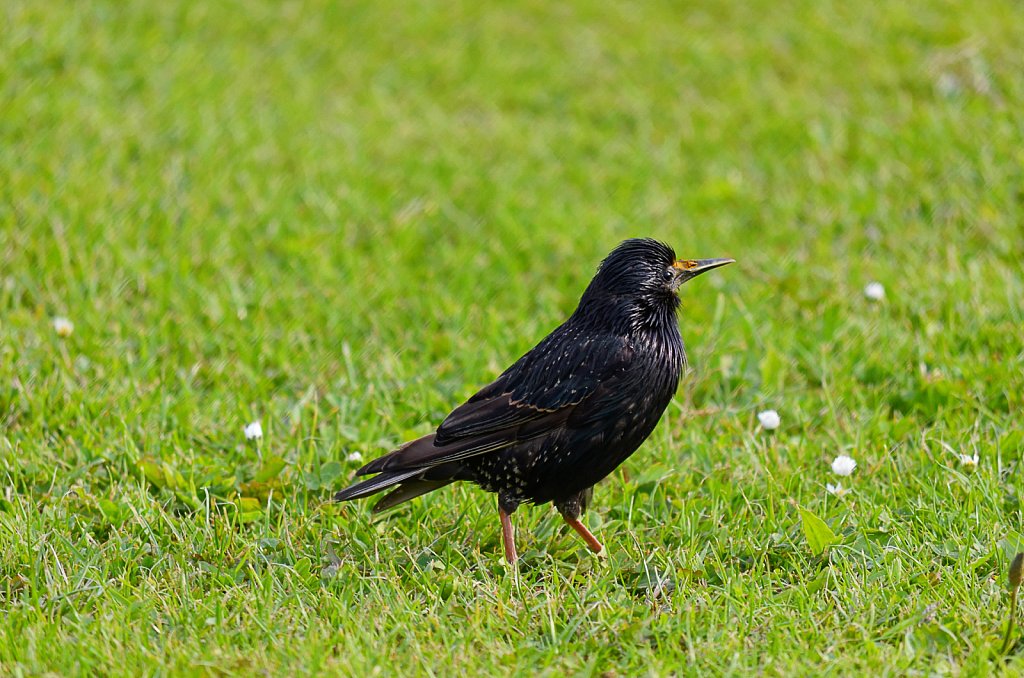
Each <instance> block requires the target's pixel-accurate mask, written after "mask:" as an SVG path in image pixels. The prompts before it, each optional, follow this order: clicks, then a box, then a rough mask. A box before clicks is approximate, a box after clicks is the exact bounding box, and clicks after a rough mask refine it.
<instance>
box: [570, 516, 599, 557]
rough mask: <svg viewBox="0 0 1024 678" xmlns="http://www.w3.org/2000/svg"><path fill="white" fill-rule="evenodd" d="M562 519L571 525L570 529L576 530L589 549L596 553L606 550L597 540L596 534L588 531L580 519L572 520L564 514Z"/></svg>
mask: <svg viewBox="0 0 1024 678" xmlns="http://www.w3.org/2000/svg"><path fill="white" fill-rule="evenodd" d="M562 518H563V519H564V520H565V522H566V523H568V524H569V527H571V528H572V529H574V530H576V534H578V535H580V536H581V537H583V541H585V542H587V548H589V549H590V550H591V551H593V552H594V553H600V552H601V551H603V550H604V546H602V545H601V542H599V541H598V540H597V537H595V536H594V533H593V532H591V531H590V530H588V529H587V526H586V525H584V524H583V523H581V522H580V519H579V518H571V517H569V516H567V515H565V514H564V513H563V514H562Z"/></svg>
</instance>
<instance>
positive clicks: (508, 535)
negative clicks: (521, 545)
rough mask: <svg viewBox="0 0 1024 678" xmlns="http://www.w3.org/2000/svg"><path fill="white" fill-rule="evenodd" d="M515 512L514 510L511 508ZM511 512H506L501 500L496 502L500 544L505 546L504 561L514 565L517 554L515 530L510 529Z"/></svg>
mask: <svg viewBox="0 0 1024 678" xmlns="http://www.w3.org/2000/svg"><path fill="white" fill-rule="evenodd" d="M512 511H515V508H512ZM512 511H506V510H505V506H504V505H503V504H502V502H501V500H500V499H499V500H498V515H499V516H500V517H501V543H502V544H503V545H504V546H505V560H507V561H508V562H509V564H510V565H511V564H514V563H515V562H516V559H517V558H519V554H518V553H516V530H515V528H514V527H512Z"/></svg>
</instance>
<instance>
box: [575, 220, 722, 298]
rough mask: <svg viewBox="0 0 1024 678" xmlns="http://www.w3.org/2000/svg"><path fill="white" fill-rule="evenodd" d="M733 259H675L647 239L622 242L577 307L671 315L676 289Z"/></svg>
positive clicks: (661, 245)
mask: <svg viewBox="0 0 1024 678" xmlns="http://www.w3.org/2000/svg"><path fill="white" fill-rule="evenodd" d="M733 262H734V260H733V259H676V255H675V252H673V251H672V248H671V247H669V246H668V245H666V244H665V243H662V242H658V241H657V240H652V239H650V238H634V239H631V240H626V241H624V242H622V243H621V244H620V245H619V246H618V247H616V248H615V249H614V250H612V251H611V253H610V254H609V255H608V256H607V257H605V259H604V261H602V262H601V266H600V267H599V268H598V270H597V275H595V276H594V279H593V280H591V281H590V285H589V286H588V287H587V291H586V292H584V293H583V299H581V301H580V306H581V307H583V306H584V305H586V306H588V307H593V306H595V305H596V306H598V307H600V306H602V305H603V306H605V307H606V308H608V309H609V311H611V309H613V308H622V309H626V308H628V309H629V310H630V312H631V313H633V314H635V313H638V312H640V313H642V312H645V311H651V312H660V311H665V310H669V311H674V310H675V309H676V308H677V307H678V305H679V296H678V294H677V292H678V290H679V287H680V285H682V284H683V283H685V282H686V281H687V280H691V279H693V278H696V277H697V276H698V275H700V274H701V273H704V272H706V271H710V270H711V269H713V268H718V267H719V266H725V265H726V264H731V263H733Z"/></svg>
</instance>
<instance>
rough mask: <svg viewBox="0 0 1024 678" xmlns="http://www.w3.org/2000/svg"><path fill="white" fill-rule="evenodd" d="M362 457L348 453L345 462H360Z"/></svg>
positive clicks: (355, 453)
mask: <svg viewBox="0 0 1024 678" xmlns="http://www.w3.org/2000/svg"><path fill="white" fill-rule="evenodd" d="M362 460H363V455H361V454H359V453H358V452H349V453H348V456H346V457H345V461H362Z"/></svg>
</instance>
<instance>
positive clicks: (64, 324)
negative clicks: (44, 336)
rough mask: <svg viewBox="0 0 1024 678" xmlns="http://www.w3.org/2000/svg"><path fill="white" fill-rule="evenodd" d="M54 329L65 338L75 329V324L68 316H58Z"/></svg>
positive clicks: (55, 319)
mask: <svg viewBox="0 0 1024 678" xmlns="http://www.w3.org/2000/svg"><path fill="white" fill-rule="evenodd" d="M53 330H54V331H55V332H56V333H57V336H58V337H60V338H61V339H63V338H64V337H67V336H69V335H70V334H71V333H72V332H74V331H75V325H74V323H72V322H71V321H70V320H68V319H67V318H62V317H57V318H54V319H53Z"/></svg>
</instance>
